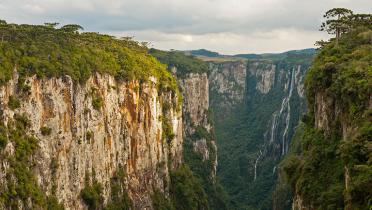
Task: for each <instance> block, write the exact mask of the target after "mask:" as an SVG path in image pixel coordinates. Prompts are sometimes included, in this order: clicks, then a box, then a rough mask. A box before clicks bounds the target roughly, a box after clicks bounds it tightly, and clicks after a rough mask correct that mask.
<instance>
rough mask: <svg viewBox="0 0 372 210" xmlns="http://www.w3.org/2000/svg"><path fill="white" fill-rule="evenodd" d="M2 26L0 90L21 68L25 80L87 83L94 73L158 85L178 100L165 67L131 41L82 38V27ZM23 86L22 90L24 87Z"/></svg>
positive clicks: (86, 35)
mask: <svg viewBox="0 0 372 210" xmlns="http://www.w3.org/2000/svg"><path fill="white" fill-rule="evenodd" d="M56 26H57V24H53V23H52V24H46V25H26V24H22V25H17V24H7V23H6V22H5V21H3V22H1V24H0V36H1V42H0V58H1V59H0V85H1V84H4V83H5V82H7V81H8V80H9V79H11V78H12V74H13V70H14V68H15V67H16V69H17V71H18V72H19V74H20V80H21V81H22V78H24V77H25V76H31V75H35V74H36V75H37V76H38V77H45V76H47V77H61V76H64V75H69V76H70V77H71V78H72V79H73V80H74V81H79V82H81V83H83V82H85V81H86V80H87V79H88V78H89V77H90V76H91V75H92V74H93V73H94V72H99V73H107V74H111V75H113V76H115V77H116V78H117V79H118V80H121V81H127V80H129V81H130V80H133V79H137V80H141V81H147V80H148V79H149V77H150V76H154V77H156V78H157V79H158V81H159V82H158V87H159V89H161V90H162V91H163V90H171V91H173V92H174V93H175V94H178V89H177V84H176V81H175V79H174V78H173V77H172V75H171V74H170V73H169V72H168V71H167V70H166V68H165V65H163V64H161V63H159V62H158V61H157V60H156V59H155V58H154V57H152V56H151V55H149V54H148V53H147V50H148V49H147V48H146V47H144V46H143V45H141V44H140V43H138V42H136V41H133V40H131V39H130V38H121V39H117V38H115V37H112V36H109V35H101V34H98V33H92V32H88V33H80V32H78V31H79V30H82V27H81V26H79V25H74V24H70V25H65V26H62V27H61V28H59V29H58V28H56ZM20 85H23V84H20Z"/></svg>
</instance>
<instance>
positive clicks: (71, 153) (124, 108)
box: [0, 72, 182, 209]
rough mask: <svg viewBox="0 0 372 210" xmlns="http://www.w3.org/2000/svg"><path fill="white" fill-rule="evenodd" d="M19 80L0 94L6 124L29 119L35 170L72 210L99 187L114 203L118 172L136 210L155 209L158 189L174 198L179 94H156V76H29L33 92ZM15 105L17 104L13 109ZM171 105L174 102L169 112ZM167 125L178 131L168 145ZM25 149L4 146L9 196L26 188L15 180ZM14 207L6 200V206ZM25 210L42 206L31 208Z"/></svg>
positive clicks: (105, 198)
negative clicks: (77, 79)
mask: <svg viewBox="0 0 372 210" xmlns="http://www.w3.org/2000/svg"><path fill="white" fill-rule="evenodd" d="M18 82H19V80H18V74H17V73H16V72H15V74H14V78H13V79H12V80H10V81H9V82H8V83H7V84H6V85H4V86H2V87H1V88H0V92H1V99H0V101H1V102H2V104H1V110H2V121H3V122H4V125H3V126H5V127H8V129H10V128H9V127H10V126H11V124H12V121H17V116H22V117H24V118H25V119H27V121H28V126H27V131H26V132H27V133H29V135H32V136H33V137H34V138H36V139H38V142H37V145H38V146H37V147H38V149H37V151H36V152H35V154H33V155H32V156H31V157H30V158H31V159H30V163H29V164H30V165H29V167H30V170H31V171H32V172H33V173H34V174H35V179H36V181H37V184H38V185H40V188H41V189H42V190H43V191H45V192H46V194H47V195H52V194H53V195H54V196H55V197H56V198H58V201H59V202H60V203H63V205H64V207H65V208H66V209H81V208H83V207H84V206H85V204H84V203H83V202H82V200H81V198H80V192H81V191H82V190H83V189H84V188H85V187H87V183H93V182H97V183H100V185H101V188H102V189H101V190H102V197H103V202H104V203H107V202H109V201H110V195H111V194H112V190H111V187H112V178H113V177H114V175H115V174H116V173H118V172H119V171H120V170H122V172H123V173H124V174H125V177H124V179H125V183H123V184H124V186H121V187H124V188H125V190H126V192H127V193H128V195H129V197H130V198H131V200H132V202H133V206H134V208H136V209H144V208H151V194H152V193H153V191H154V190H160V191H162V192H168V185H169V171H170V170H171V169H174V168H176V167H177V166H178V165H180V164H181V160H182V115H181V112H180V111H179V110H177V107H176V106H175V104H176V103H177V102H176V101H177V99H176V98H175V97H174V96H173V97H172V95H171V94H170V93H169V94H168V93H163V94H161V93H159V92H158V90H157V88H156V82H157V81H156V79H155V78H154V79H153V81H152V82H149V83H143V84H140V83H139V82H138V81H133V82H126V83H119V82H117V81H116V80H115V79H114V78H113V77H112V76H109V75H101V74H98V73H97V74H95V75H94V76H92V77H91V78H89V79H88V81H87V82H86V83H85V84H84V85H79V84H76V83H74V82H73V81H72V80H71V78H70V77H68V76H65V77H63V78H51V79H38V78H37V77H36V76H34V77H27V78H25V85H27V87H29V90H28V92H27V93H22V92H19V88H18V87H19V86H20V84H19V83H18ZM12 100H13V101H14V100H17V101H18V103H19V106H18V107H13V109H12V106H11V104H10V103H12ZM172 101H173V102H174V105H172ZM165 103H171V104H170V105H168V106H169V107H168V108H165V105H164V104H165ZM165 120H168V122H166V123H169V125H167V126H170V128H169V129H170V131H171V132H172V136H171V137H169V139H167V138H165V137H164V136H165V135H167V134H166V132H167V131H165V127H166V125H165V124H166V123H164V121H165ZM3 135H10V134H6V132H5V133H3ZM19 146H20V145H18V144H17V142H16V141H14V139H12V138H9V141H8V143H7V144H6V145H4V152H3V157H4V156H5V158H4V159H3V161H2V166H5V167H3V168H2V170H1V173H2V174H3V177H10V179H11V180H12V181H8V182H7V183H6V182H5V183H4V182H3V186H2V189H4V190H5V191H3V193H5V194H8V193H9V191H10V190H11V189H12V185H16V186H17V185H21V184H28V183H21V182H22V181H23V180H22V177H17V176H18V174H17V171H16V169H15V168H13V165H12V160H11V158H12V156H13V155H16V154H14V150H16V151H17V148H15V147H19ZM15 164H16V163H15ZM8 165H10V166H8ZM87 177H89V178H88V180H86V179H87ZM13 179H14V180H13ZM13 181H14V183H13ZM16 191H17V188H16ZM17 192H18V191H17ZM17 194H18V193H17ZM8 196H12V195H8ZM16 198H17V197H16ZM8 199H11V198H10V197H9V198H8ZM18 199H19V201H21V200H22V199H23V198H22V197H19V198H18ZM11 200H12V199H11ZM8 202H10V201H4V206H7V204H9V203H8ZM11 202H17V200H12V201H11ZM31 205H32V204H31ZM21 208H25V209H27V208H37V206H29V204H28V203H27V202H26V203H24V204H22V205H21Z"/></svg>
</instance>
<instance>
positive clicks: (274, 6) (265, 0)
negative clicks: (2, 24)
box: [0, 0, 372, 53]
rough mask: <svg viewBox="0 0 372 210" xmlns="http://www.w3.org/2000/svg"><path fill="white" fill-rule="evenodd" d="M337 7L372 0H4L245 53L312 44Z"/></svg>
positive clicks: (35, 18)
mask: <svg viewBox="0 0 372 210" xmlns="http://www.w3.org/2000/svg"><path fill="white" fill-rule="evenodd" d="M333 7H348V8H351V9H353V10H355V11H357V12H363V13H371V9H372V1H370V0H353V1H351V0H312V1H298V0H141V1H138V0H2V1H1V3H0V14H2V16H1V17H0V18H3V19H6V20H7V21H9V22H16V23H32V24H41V23H43V22H51V21H53V22H54V21H57V22H60V23H62V24H66V23H78V24H81V25H82V26H84V28H85V29H86V30H88V31H100V32H109V33H111V34H118V35H125V34H130V35H133V36H135V37H137V38H138V39H141V40H147V41H151V42H152V43H153V44H154V45H155V47H159V48H163V49H170V48H174V49H184V48H186V49H193V48H209V49H218V50H219V51H220V52H222V53H234V52H239V53H240V52H243V51H246V52H254V51H256V52H263V51H266V52H269V51H283V50H289V49H295V48H298V47H311V46H312V44H313V43H314V42H315V41H316V40H317V39H319V38H324V37H325V36H326V35H325V34H321V33H318V32H317V29H318V28H319V25H320V23H321V21H322V20H321V18H322V14H323V13H324V12H325V11H326V10H328V9H330V8H333ZM286 36H288V37H286ZM275 40H276V42H275Z"/></svg>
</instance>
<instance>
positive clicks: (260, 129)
mask: <svg viewBox="0 0 372 210" xmlns="http://www.w3.org/2000/svg"><path fill="white" fill-rule="evenodd" d="M309 57H311V56H309ZM210 66H211V74H210V77H209V83H210V101H211V102H210V103H211V108H212V109H213V113H214V118H215V122H216V126H215V128H216V136H217V144H218V148H219V167H218V174H219V176H220V178H221V181H222V184H223V186H224V187H225V188H226V190H227V191H228V192H229V193H230V194H233V195H234V197H233V200H234V201H235V202H236V206H235V208H237V209H244V208H247V206H249V207H250V208H263V209H266V208H267V209H270V208H271V207H270V202H271V201H270V198H269V197H270V196H268V194H270V193H271V192H272V191H273V188H274V187H273V186H274V185H275V180H276V176H277V173H276V168H277V164H278V163H279V161H280V160H281V159H282V158H283V156H284V155H285V154H286V153H287V152H288V148H289V144H290V139H291V138H292V136H293V133H294V129H295V127H296V126H297V125H298V123H299V119H300V116H301V115H302V113H304V112H305V110H306V105H305V99H304V75H305V72H306V70H307V68H308V67H309V63H308V62H293V61H289V60H288V61H287V60H279V61H277V60H249V61H229V62H222V63H211V64H210ZM236 192H238V193H236ZM265 200H266V201H265Z"/></svg>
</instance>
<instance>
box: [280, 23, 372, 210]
mask: <svg viewBox="0 0 372 210" xmlns="http://www.w3.org/2000/svg"><path fill="white" fill-rule="evenodd" d="M367 21H368V19H367ZM366 26H368V27H366ZM366 26H361V25H360V23H358V24H356V25H351V27H350V31H348V32H347V33H345V34H343V35H342V36H341V38H340V39H339V40H331V42H330V43H327V44H326V45H325V46H324V47H323V48H321V49H320V52H319V53H318V55H317V57H316V59H315V61H314V63H313V65H312V67H311V68H310V70H309V72H308V74H307V76H306V95H307V99H308V104H309V111H308V113H307V115H306V116H305V117H304V118H303V120H302V121H303V123H302V125H301V127H300V128H299V129H298V130H297V134H296V138H294V139H293V145H292V146H291V149H290V153H289V154H288V155H287V157H286V158H285V160H284V161H283V162H282V163H281V166H280V171H281V173H280V182H279V185H278V187H277V190H276V193H275V195H276V196H275V199H274V201H275V202H274V208H275V209H290V208H292V209H368V208H370V206H371V199H370V198H371V196H372V191H371V187H372V186H371V183H372V180H371V177H372V173H371V172H372V170H371V154H372V151H371V147H370V146H371V139H372V135H371V133H372V124H371V122H372V118H371V108H372V100H371V96H372V95H371V92H372V91H371V90H372V89H371V84H372V79H371V66H372V63H371V61H372V59H371V55H372V48H371V46H372V45H371V44H372V42H371V37H372V36H371V35H372V32H371V27H370V22H369V24H367V25H366ZM283 194H286V196H282V195H283Z"/></svg>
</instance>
